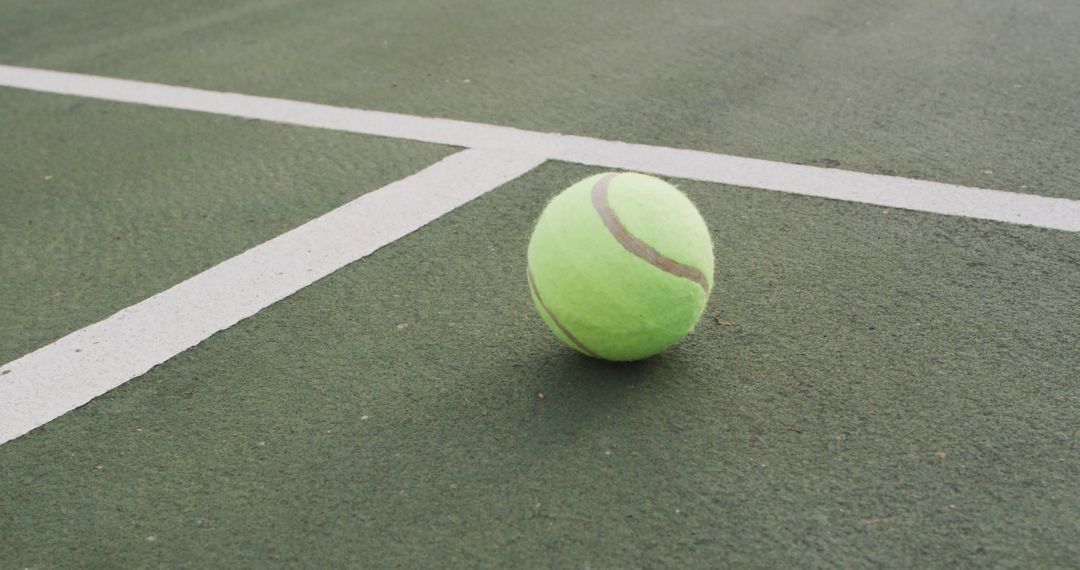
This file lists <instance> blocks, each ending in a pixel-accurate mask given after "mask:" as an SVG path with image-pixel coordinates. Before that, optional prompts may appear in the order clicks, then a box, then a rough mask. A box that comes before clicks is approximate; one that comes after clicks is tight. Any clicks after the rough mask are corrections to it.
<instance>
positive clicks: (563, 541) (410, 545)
mask: <svg viewBox="0 0 1080 570" xmlns="http://www.w3.org/2000/svg"><path fill="white" fill-rule="evenodd" d="M1078 31H1080V8H1078V7H1077V5H1075V4H1074V3H1070V2H1063V1H1062V2H1054V1H1049V0H1045V1H1035V2H1020V1H1015V2H1010V1H1004V0H1002V1H994V2H966V1H958V2H937V1H930V0H919V1H916V2H909V3H903V4H897V3H888V2H877V1H875V2H854V1H839V0H812V1H808V2H795V1H776V2H760V3H758V2H753V3H751V2H734V1H723V2H706V1H685V2H665V3H649V2H641V1H637V0H635V1H632V2H602V1H598V0H588V1H585V2H554V1H550V0H549V1H544V2H530V3H493V2H479V1H471V2H465V1H454V2H434V1H430V2H428V1H415V2H400V3H365V4H363V5H360V4H357V3H352V2H345V1H316V2H303V3H301V2H286V1H256V2H227V3H217V2H196V1H192V2H180V3H164V2H161V3H157V2H155V3H145V2H134V1H131V0H107V1H104V2H96V3H77V2H72V1H70V0H47V1H33V2H32V1H29V0H15V1H11V2H6V3H3V4H0V64H4V65H11V66H24V67H33V68H41V69H50V70H60V71H72V72H79V73H85V74H92V75H98V76H103V77H115V78H125V79H136V80H141V81H147V82H157V83H164V84H170V85H181V86H190V87H198V88H202V89H208V90H213V91H234V92H240V93H247V94H256V95H266V96H271V97H277V98H282V99H289V100H297V101H310V102H319V103H328V104H333V105H338V106H343V107H354V108H360V109H370V110H381V111H393V112H398V113H405V114H410V115H420V116H428V117H445V118H453V119H462V120H468V121H475V122H479V123H485V124H494V125H507V126H515V127H520V128H525V129H534V130H538V131H544V132H563V133H568V134H577V135H585V136H592V137H600V138H605V139H612V140H622V141H629V142H638V143H645V144H650V145H657V146H668V147H677V148H686V149H696V150H704V151H709V152H716V153H730V154H734V155H738V156H746V157H753V158H762V159H768V160H773V161H781V162H788V163H798V164H813V165H818V166H826V167H829V168H841V169H846V170H853V171H859V172H867V173H873V174H892V175H896V176H902V177H911V178H917V179H921V180H932V181H940V182H948V183H952V184H958V185H963V186H970V187H982V188H991V189H1000V190H1007V191H1010V192H1015V193H1016V199H1017V200H1018V203H1019V202H1022V201H1023V200H1024V199H1025V198H1031V197H1032V195H1035V196H1047V197H1055V198H1066V199H1070V200H1076V199H1080V161H1078V160H1077V159H1076V157H1077V156H1080V143H1078V141H1080V131H1078V130H1077V122H1076V121H1075V120H1074V119H1075V117H1076V116H1078V115H1080V103H1078V100H1077V98H1076V97H1075V92H1076V86H1077V84H1076V73H1075V72H1074V68H1075V62H1076V61H1077V59H1078V56H1080V44H1077V43H1076V41H1075V38H1076V37H1077V32H1078ZM0 126H2V127H3V134H4V136H2V137H0V245H2V248H0V323H2V324H3V327H2V328H0V364H3V363H7V362H9V361H14V360H16V359H18V358H19V357H21V356H23V355H25V354H27V353H30V352H31V351H34V350H36V349H39V348H42V347H46V348H48V347H49V346H51V345H52V343H54V341H57V339H60V338H62V337H65V335H68V334H69V333H72V332H73V331H77V330H78V329H81V328H82V327H85V326H87V325H90V324H92V323H96V322H98V321H101V320H102V319H106V318H107V317H109V316H110V315H112V314H113V313H115V312H116V311H118V310H120V309H123V308H125V307H128V306H130V305H133V304H135V303H138V302H139V301H142V300H143V299H146V298H148V297H150V296H152V295H155V294H157V293H160V292H162V291H165V290H167V289H169V288H170V287H172V286H174V285H176V284H177V283H180V282H182V281H184V280H185V279H188V278H190V277H192V276H195V275H198V274H200V273H202V272H204V271H206V270H207V269H209V268H211V267H213V266H215V265H216V264H219V263H221V262H222V261H225V260H227V259H230V258H233V257H234V256H238V255H240V254H242V253H243V252H245V251H246V250H249V249H250V248H252V247H254V246H256V245H258V244H260V243H263V242H265V241H267V240H269V239H271V238H274V237H275V236H279V235H281V234H283V233H284V232H287V231H289V230H291V229H293V228H296V227H297V226H300V225H301V224H304V223H305V222H308V221H309V220H313V219H316V218H319V217H320V216H323V215H324V214H326V213H327V212H329V211H331V210H333V209H335V208H337V207H339V206H342V205H343V204H346V203H349V202H350V201H352V200H354V199H355V198H357V197H359V196H362V195H365V194H367V193H370V192H372V191H375V190H378V189H379V188H382V187H384V186H387V185H388V184H391V183H394V182H395V181H400V180H402V179H405V178H407V177H410V176H411V175H414V174H415V173H417V172H420V171H422V170H424V169H425V168H428V167H430V166H431V165H432V164H435V163H437V162H439V161H440V159H443V158H444V157H447V156H449V155H452V154H453V153H455V152H460V151H461V149H457V148H451V147H447V146H438V145H432V144H424V143H418V142H412V141H407V140H398V139H392V138H383V137H374V136H366V135H358V134H350V133H344V132H334V131H330V130H321V129H314V128H306V127H298V126H289V125H283V124H274V123H268V122H261V121H252V120H245V119H240V118H236V117H230V116H219V115H209V114H201V113H195V112H189V111H177V110H168V109H161V108H151V107H145V106H139V105H134V104H129V103H118V102H107V101H99V100H92V99H87V98H82V97H74V96H61V95H54V94H47V93H40V92H31V91H24V90H18V89H13V88H8V87H2V86H0ZM464 152H473V151H464ZM597 172H600V169H598V168H594V167H586V166H581V165H575V164H569V163H566V162H557V161H548V162H546V163H544V164H542V165H541V166H539V167H537V168H535V169H532V170H529V171H528V172H525V173H524V174H523V175H521V176H520V177H517V178H516V179H514V180H512V181H510V182H508V183H506V184H502V185H500V186H498V187H497V188H494V189H492V190H491V191H490V192H488V193H486V194H484V195H482V196H481V197H479V198H477V199H475V200H473V201H471V202H469V203H467V204H465V205H463V206H461V207H459V208H457V209H455V210H453V211H451V212H449V213H447V214H445V215H442V216H441V217H438V218H437V219H434V220H432V221H430V223H428V224H427V225H424V226H423V227H421V228H420V229H419V230H417V231H415V232H411V233H408V234H407V235H405V236H404V237H401V238H400V239H396V240H395V241H393V242H392V243H390V244H389V245H387V246H385V247H382V248H381V249H378V250H377V251H375V252H374V253H372V254H371V255H369V256H367V257H363V258H362V259H360V260H359V261H356V262H354V263H350V264H347V265H345V266H344V267H342V268H341V269H339V270H337V271H335V272H333V273H332V274H330V275H329V276H327V277H325V278H323V279H321V280H318V281H315V282H314V283H312V284H311V285H309V286H307V287H304V288H301V289H300V290H299V291H297V292H296V293H295V294H293V295H291V296H289V297H287V298H285V299H284V300H282V301H279V302H276V303H273V304H270V305H269V306H267V307H266V308H264V309H262V310H261V311H258V312H257V314H255V315H254V316H252V317H250V318H247V319H245V320H242V321H241V322H239V323H238V324H236V325H235V326H232V327H230V328H227V329H226V330H223V331H221V332H218V333H216V334H213V335H212V336H209V338H206V339H205V340H204V341H202V342H201V343H199V344H197V345H196V346H194V347H192V348H190V349H188V350H185V351H183V352H180V353H179V354H177V355H176V356H175V357H172V358H171V359H168V360H166V361H165V362H163V363H161V364H160V365H157V366H155V367H154V368H153V369H152V370H150V371H149V372H147V373H145V374H141V375H138V376H137V377H135V378H133V379H131V380H130V381H128V382H126V383H123V385H121V386H119V387H118V388H115V389H113V390H111V391H108V392H106V393H104V394H103V395H100V396H99V397H97V398H95V399H93V400H92V401H90V402H89V403H88V404H86V405H83V406H81V407H78V408H76V409H73V410H71V411H70V412H68V413H66V414H63V415H61V416H60V417H58V418H56V419H54V420H52V421H46V422H43V423H44V425H42V426H41V427H38V428H37V429H34V430H33V431H31V432H29V433H27V434H26V435H22V436H20V437H16V438H14V439H12V440H11V441H7V442H5V443H0V570H6V569H8V568H20V569H21V568H43V569H44V568H71V567H87V568H134V567H191V568H207V567H226V568H250V567H304V568H328V567H329V568H339V567H344V568H474V567H476V568H594V569H595V568H724V567H732V568H803V567H845V568H879V567H888V568H982V567H1002V568H1076V567H1078V566H1080V492H1078V491H1077V489H1080V380H1078V379H1080V349H1078V348H1077V347H1078V346H1080V233H1076V232H1068V231H1057V230H1051V229H1046V228H1041V227H1029V226H1020V225H1013V224H1006V223H999V222H991V221H986V220H978V219H971V218H965V217H959V216H944V215H939V214H934V213H929V212H920V211H909V210H899V209H891V208H883V207H878V206H872V205H868V204H862V203H853V202H844V201H838V200H826V199H821V198H814V197H809V196H803V195H796V194H786V193H779V192H769V191H763V190H761V189H755V188H744V187H734V186H728V185H723V184H715V183H708V182H701V181H695V180H690V179H681V178H673V177H669V178H668V180H669V181H671V182H673V183H675V184H676V185H677V186H678V187H679V188H680V189H682V190H683V191H685V192H686V193H687V195H688V196H689V197H690V198H691V199H692V200H693V201H694V203H695V204H697V206H698V208H699V209H700V211H701V213H702V215H703V217H704V219H705V220H706V221H707V223H708V225H709V227H710V229H711V233H712V237H713V241H714V246H715V263H716V272H715V283H716V286H715V289H714V291H713V293H712V296H711V298H710V301H709V304H708V307H707V309H706V312H705V315H704V317H703V319H702V321H701V322H700V323H699V325H698V327H697V329H696V330H695V331H694V332H693V333H692V334H691V335H690V336H689V337H688V338H687V339H686V340H685V341H684V342H682V343H681V344H679V345H677V346H675V347H674V348H673V349H671V350H669V351H667V352H665V353H663V354H661V355H659V356H656V357H654V358H651V359H648V360H645V361H642V362H637V363H628V364H613V363H606V362H603V361H599V360H594V359H590V358H587V357H584V356H582V355H579V354H577V353H576V352H574V351H572V350H570V349H568V348H567V347H565V346H564V345H563V344H561V343H560V342H559V341H558V340H557V339H556V338H555V337H554V336H552V334H551V333H550V331H548V330H547V328H546V327H545V326H544V323H543V322H542V321H541V319H540V317H539V316H538V315H537V314H536V313H535V311H534V309H533V307H532V305H531V302H530V298H529V288H528V283H527V280H526V277H525V273H526V272H525V251H526V246H527V243H528V239H529V235H530V232H531V229H532V225H533V223H534V222H535V220H536V218H537V216H538V215H539V214H540V211H541V210H542V209H543V207H544V205H545V204H546V202H547V201H548V200H549V199H550V198H551V197H552V196H554V195H555V194H556V193H557V192H559V191H560V190H561V189H563V188H565V187H567V186H569V185H571V184H572V183H574V182H575V181H577V180H579V179H581V178H584V177H586V176H589V175H592V174H595V173H597ZM411 199H413V198H412V197H410V196H408V195H402V196H401V197H400V200H401V201H403V202H402V203H405V204H409V200H411ZM943 199H948V197H947V196H943ZM416 206H417V208H419V207H420V206H421V204H418V203H417V204H416ZM356 231H357V232H358V233H362V232H364V231H367V228H363V227H358V228H356ZM8 372H9V370H8V369H7V368H5V367H4V366H0V373H2V374H3V375H0V414H2V413H4V411H5V410H9V409H10V408H5V405H10V404H8V403H6V402H4V401H3V394H5V393H6V392H4V391H3V388H4V384H3V383H4V382H5V381H8V379H9V378H11V377H13V376H15V375H16V374H11V375H10V376H9V375H8ZM9 413H10V412H9ZM3 419H4V418H2V417H0V428H2V427H3ZM0 435H3V434H2V433H0ZM0 441H3V440H0Z"/></svg>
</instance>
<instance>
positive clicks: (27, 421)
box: [0, 149, 544, 444]
mask: <svg viewBox="0 0 1080 570" xmlns="http://www.w3.org/2000/svg"><path fill="white" fill-rule="evenodd" d="M543 161H544V158H543V157H537V156H534V155H528V154H515V153H511V152H507V151H504V150H490V149H474V150H466V151H462V152H459V153H457V154H454V155H451V156H449V157H447V158H445V159H443V160H442V161H441V162H438V163H436V164H434V165H432V166H430V167H428V168H426V169H424V170H422V171H420V172H418V173H416V174H414V175H412V176H410V177H408V178H404V179H402V180H399V181H397V182H394V183H392V184H389V185H387V186H385V187H383V188H381V189H379V190H376V191H374V192H371V193H368V194H365V195H363V196H361V197H359V198H357V199H356V200H353V201H352V202H349V203H348V204H345V205H344V206H341V207H340V208H337V209H336V210H332V211H331V212H329V213H327V214H325V215H323V216H321V217H319V218H316V219H314V220H312V221H310V222H308V223H306V224H304V225H302V226H300V227H298V228H296V229H293V230H291V231H289V232H286V233H284V234H282V235H280V236H278V237H276V238H274V239H272V240H270V241H267V242H265V243H263V244H261V245H259V246H256V247H254V248H252V249H250V250H248V251H246V252H244V253H242V254H240V255H238V256H236V257H234V258H232V259H229V260H227V261H224V262H222V263H220V264H218V265H216V266H214V267H212V268H210V269H208V270H206V271H204V272H203V273H200V274H198V275H196V276H194V277H192V278H190V279H188V280H186V281H184V282H182V283H180V284H178V285H176V286H174V287H172V288H171V289H168V290H166V291H163V292H161V293H158V294H157V295H154V296H153V297H150V298H149V299H146V300H145V301H142V302H141V303H138V304H135V305H132V306H130V307H128V308H126V309H124V310H122V311H120V312H118V313H116V314H114V315H112V316H111V317H109V318H107V319H105V320H103V321H101V322H99V323H95V324H93V325H90V326H88V327H86V328H84V329H82V330H79V331H76V332H74V333H71V334H69V335H68V336H66V337H64V338H62V339H60V340H58V341H56V342H54V343H52V344H50V345H48V346H45V347H43V348H41V349H38V350H36V351H34V352H32V353H30V354H28V355H26V356H23V357H22V358H19V359H18V360H14V361H12V362H10V363H8V364H6V365H4V366H0V370H5V371H7V373H6V374H4V375H2V376H0V444H2V443H4V442H6V441H9V440H11V439H14V438H16V437H19V436H20V435H22V434H24V433H27V432H28V431H30V430H32V429H34V428H35V427H38V426H40V425H42V424H45V423H46V422H49V421H51V420H53V419H55V418H57V417H59V416H60V415H62V414H64V413H67V412H69V411H71V410H73V409H75V408H77V407H79V406H81V405H83V404H85V403H87V402H89V401H90V400H91V399H93V398H95V397H97V396H100V395H101V394H104V393H105V392H107V391H109V390H111V389H113V388H115V387H117V386H119V385H121V384H123V383H125V382H127V381H128V380H130V379H132V378H135V377H137V376H139V375H141V374H143V373H144V372H146V371H147V370H150V368H152V367H154V366H155V365H157V364H160V363H162V362H164V361H166V360H168V359H169V358H172V357H173V356H175V355H177V354H179V353H180V352H182V351H184V350H186V349H188V348H190V347H192V346H194V345H196V344H198V343H199V342H202V341H203V340H204V339H206V338H208V337H209V336H210V335H212V334H214V333H215V332H217V331H220V330H223V329H225V328H228V327H230V326H232V325H234V324H236V323H237V322H238V321H240V320H241V319H245V318H247V317H250V316H251V315H254V314H255V313H257V312H259V311H260V310H262V309H263V308H265V307H267V306H269V305H271V304H272V303H274V302H276V301H279V300H281V299H283V298H285V297H287V296H289V295H291V294H293V293H295V292H296V291H298V290H300V289H302V288H304V287H306V286H308V285H310V284H311V283H313V282H315V281H316V280H318V279H320V278H322V277H324V276H326V275H328V274H330V273H332V272H334V271H336V270H337V269H339V268H341V267H343V266H345V265H347V264H348V263H351V262H353V261H356V260H357V259H360V258H362V257H365V256H367V255H368V254H370V253H371V252H373V251H375V250H376V249H378V248H380V247H382V246H384V245H386V244H389V243H391V242H393V241H395V240H397V239H398V238H400V237H402V236H404V235H406V234H408V233H410V232H412V231H414V230H416V229H419V228H420V227H422V226H424V225H425V224H427V223H429V222H430V221H432V220H434V219H436V218H438V217H439V216H442V215H443V214H445V213H447V212H449V211H450V210H453V209H454V208H456V207H458V206H460V205H462V204H464V203H466V202H468V201H469V200H472V199H474V198H476V197H478V196H480V195H482V194H484V193H485V192H488V191H490V190H492V189H494V188H496V187H498V186H500V185H501V184H503V183H505V182H508V181H510V180H512V179H514V178H517V177H518V176H520V175H522V174H524V173H526V172H528V171H530V170H532V169H533V168H535V167H536V166H538V165H539V164H540V163H542V162H543Z"/></svg>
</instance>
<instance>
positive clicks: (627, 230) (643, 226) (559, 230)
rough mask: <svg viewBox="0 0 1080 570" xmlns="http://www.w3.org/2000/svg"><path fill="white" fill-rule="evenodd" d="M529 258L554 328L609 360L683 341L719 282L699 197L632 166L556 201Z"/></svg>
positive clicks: (535, 293)
mask: <svg viewBox="0 0 1080 570" xmlns="http://www.w3.org/2000/svg"><path fill="white" fill-rule="evenodd" d="M528 263H529V267H528V278H529V288H530V290H531V291H532V300H533V305H535V307H536V310H537V311H538V312H539V313H540V316H541V317H542V318H543V319H544V322H545V323H547V325H548V327H549V328H550V329H551V331H552V332H554V333H555V336H557V337H559V338H560V339H562V341H563V342H565V343H566V344H568V345H570V346H571V347H573V348H574V349H576V350H578V351H580V352H582V353H584V354H587V355H589V356H593V357H596V358H603V359H606V360H639V359H642V358H646V357H648V356H652V355H654V354H656V353H658V352H661V351H663V350H664V349H666V348H668V347H670V346H671V345H673V344H675V343H677V342H679V341H680V340H682V339H683V337H685V336H686V335H687V334H688V333H689V332H690V331H691V330H692V329H693V328H694V325H695V324H696V323H697V321H698V319H699V318H701V313H702V311H704V310H705V301H706V300H708V298H709V291H710V290H711V289H712V283H713V252H712V240H711V239H710V238H709V229H708V228H707V227H706V226H705V220H703V219H701V214H699V213H698V211H697V209H696V208H695V207H694V204H693V203H691V202H690V200H689V199H688V198H687V197H686V196H685V195H683V193H682V192H679V191H678V190H676V189H675V187H674V186H672V185H670V184H668V183H667V182H664V181H663V180H660V179H659V178H654V177H652V176H647V175H644V174H637V173H632V172H628V173H610V172H609V173H604V174H597V175H596V176H591V177H589V178H586V179H584V180H582V181H580V182H578V183H577V184H574V185H573V186H571V187H570V188H567V189H566V190H564V191H563V192H561V193H560V194H559V195H558V196H556V197H555V198H554V199H552V200H551V202H550V203H548V205H547V207H545V208H544V211H543V213H541V214H540V219H539V220H538V221H537V223H536V228H535V229H534V230H533V234H532V238H531V239H530V241H529V252H528Z"/></svg>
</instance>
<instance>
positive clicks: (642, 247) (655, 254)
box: [591, 172, 709, 296]
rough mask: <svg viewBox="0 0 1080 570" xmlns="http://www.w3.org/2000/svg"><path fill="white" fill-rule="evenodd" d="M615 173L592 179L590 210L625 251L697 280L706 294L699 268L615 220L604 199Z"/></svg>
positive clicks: (665, 269) (616, 215)
mask: <svg viewBox="0 0 1080 570" xmlns="http://www.w3.org/2000/svg"><path fill="white" fill-rule="evenodd" d="M618 175H619V173H617V172H611V173H608V174H605V175H604V176H602V177H601V178H600V179H599V180H597V181H596V184H594V185H593V188H592V193H591V194H592V205H593V209H595V210H596V213H597V214H599V216H600V220H601V221H602V222H603V223H604V227H606V228H607V230H608V232H609V233H610V234H611V235H612V237H614V238H615V241H617V242H619V245H621V246H622V247H623V248H624V249H625V250H627V251H628V252H630V253H632V254H633V255H635V256H637V257H639V258H641V259H642V260H644V261H645V262H646V263H648V264H650V265H652V266H654V267H656V268H658V269H660V270H661V271H664V272H666V273H670V274H671V275H674V276H676V277H682V278H683V279H689V280H690V281H693V282H694V283H697V284H698V285H699V286H701V288H702V290H704V291H705V295H706V296H707V295H708V294H709V281H708V279H707V278H706V277H705V274H704V273H703V272H702V271H701V270H700V269H698V268H696V267H693V266H690V265H686V264H684V263H679V262H678V261H675V260H674V259H671V258H670V257H667V256H666V255H664V254H662V253H660V252H659V251H657V250H656V248H654V247H652V246H651V245H649V244H648V243H645V241H643V240H642V239H641V238H639V237H637V236H635V235H634V234H632V233H630V230H629V229H627V228H626V226H625V225H623V223H622V220H620V219H619V216H618V214H616V213H615V210H614V209H612V207H611V204H610V203H609V201H608V188H609V186H610V185H611V181H612V180H614V179H615V177H616V176H618Z"/></svg>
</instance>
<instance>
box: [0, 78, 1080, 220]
mask: <svg viewBox="0 0 1080 570" xmlns="http://www.w3.org/2000/svg"><path fill="white" fill-rule="evenodd" d="M0 85H6V86H8V87H16V88H20V89H29V90H33V91H43V92H47V93H57V94H63V95H75V96H79V97H91V98H95V99H104V100H107V101H122V102H128V103H138V104H142V105H151V106H154V107H165V108H170V109H184V110H189V111H201V112H204V113H214V114H218V115H228V116H232V117H244V118H249V119H260V120H264V121H271V122H275V123H287V124H292V125H303V126H307V127H317V128H322V129H331V130H336V131H346V132H352V133H363V134H369V135H380V136H386V137H393V138H402V139H411V140H417V141H424V142H432V143H439V144H448V145H454V146H462V147H467V148H491V149H504V150H515V149H516V150H518V151H520V152H526V153H528V154H537V155H541V156H546V157H547V158H550V159H554V160H562V161H567V162H575V163H579V164H588V165H593V166H600V167H604V168H614V169H620V170H636V171H639V172H649V173H653V174H660V175H664V176H672V177H676V178H689V179H693V180H702V181H706V182H717V183H721V184H731V185H735V186H745V187H750V188H762V189H766V190H777V191H781V192H788V193H792V194H804V195H808V196H819V197H823V198H832V199H837V200H846V201H850V202H862V203H866V204H875V205H879V206H889V207H894V208H904V209H908V210H918V211H923V212H933V213H937V214H946V215H951V216H963V217H968V218H979V219H984V220H995V221H999V222H1008V223H1013V224H1022V225H1030V226H1038V227H1043V228H1050V229H1057V230H1067V231H1074V232H1076V231H1080V201H1077V200H1067V199H1064V198H1047V197H1043V196H1035V195H1031V194H1018V193H1014V192H1004V191H1000V190H986V189H982V188H970V187H966V186H956V185H952V184H941V183H938V182H927V181H922V180H912V179H909V178H900V177H896V176H882V175H877V174H866V173H861V172H850V171H845V170H836V169H830V168H819V167H815V166H803V165H798V164H787V163H783V162H773V161H768V160H758V159H753V158H742V157H737V156H730V155H724V154H715V153H708V152H700V151H694V150H683V149H675V148H667V147H657V146H649V145H641V144H629V143H622V142H617V141H607V140H601V139H592V138H586V137H578V136H567V135H559V134H553V133H540V132H535V131H523V130H519V129H514V128H510V127H500V126H495V125H485V124H481V123H469V122H464V121H454V120H449V119H433V118H426V117H416V116H411V115H400V114H396V113H384V112H379V111H364V110H361V109H349V108H344V107H333V106H330V105H319V104H315V103H303V102H299V101H288V100H284V99H274V98H270V97H258V96H253V95H241V94H237V93H221V92H217V91H207V90H203V89H192V88H188V87H175V86H171V85H162V84H157V83H145V82H142V81H129V80H124V79H111V78H107V77H97V76H92V75H82V74H76V73H64V72H58V71H46V70H40V69H31V68H25V67H11V66H5V65H0Z"/></svg>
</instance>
